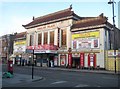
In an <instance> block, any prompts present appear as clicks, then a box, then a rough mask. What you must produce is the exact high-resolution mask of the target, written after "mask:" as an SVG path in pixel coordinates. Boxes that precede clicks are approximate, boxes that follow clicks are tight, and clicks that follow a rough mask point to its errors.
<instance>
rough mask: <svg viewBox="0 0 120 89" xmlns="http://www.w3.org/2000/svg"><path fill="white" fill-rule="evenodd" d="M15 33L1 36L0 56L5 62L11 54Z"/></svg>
mask: <svg viewBox="0 0 120 89" xmlns="http://www.w3.org/2000/svg"><path fill="white" fill-rule="evenodd" d="M14 36H15V34H7V35H4V36H1V49H0V50H1V58H2V62H3V63H7V60H8V59H9V57H10V56H11V55H12V54H13V41H14Z"/></svg>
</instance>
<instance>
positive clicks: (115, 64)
mask: <svg viewBox="0 0 120 89" xmlns="http://www.w3.org/2000/svg"><path fill="white" fill-rule="evenodd" d="M114 3H115V2H114V0H113V3H112V9H113V31H114V59H115V61H114V62H115V63H114V64H115V74H116V40H115V15H114Z"/></svg>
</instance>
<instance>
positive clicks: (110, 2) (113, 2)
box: [108, 0, 116, 73]
mask: <svg viewBox="0 0 120 89" xmlns="http://www.w3.org/2000/svg"><path fill="white" fill-rule="evenodd" d="M108 4H112V14H113V31H114V44H113V46H114V47H113V49H114V59H115V60H114V65H115V73H116V41H115V15H114V4H115V1H114V0H112V1H111V0H110V1H109V2H108Z"/></svg>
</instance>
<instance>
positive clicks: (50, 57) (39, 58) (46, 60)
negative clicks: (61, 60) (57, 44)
mask: <svg viewBox="0 0 120 89" xmlns="http://www.w3.org/2000/svg"><path fill="white" fill-rule="evenodd" d="M35 55H36V65H37V66H40V67H54V66H57V63H58V62H57V61H58V58H57V54H54V53H42V54H35Z"/></svg>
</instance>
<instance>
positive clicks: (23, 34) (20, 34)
mask: <svg viewBox="0 0 120 89" xmlns="http://www.w3.org/2000/svg"><path fill="white" fill-rule="evenodd" d="M25 35H26V31H25V32H21V33H17V34H16V36H15V37H16V39H18V38H23V37H25Z"/></svg>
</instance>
